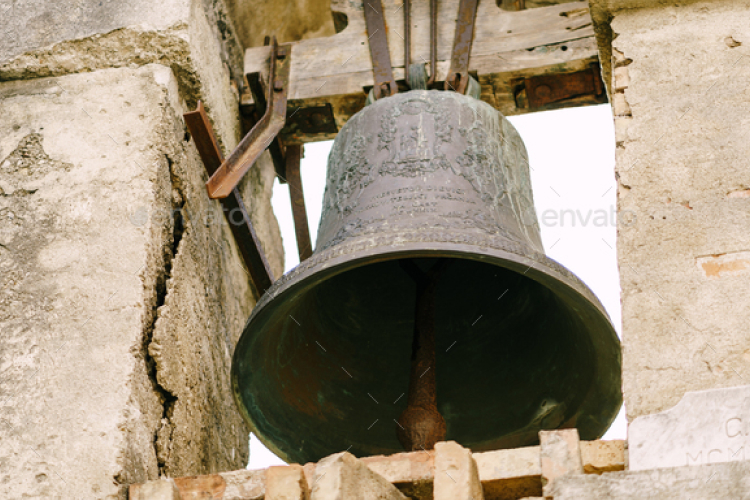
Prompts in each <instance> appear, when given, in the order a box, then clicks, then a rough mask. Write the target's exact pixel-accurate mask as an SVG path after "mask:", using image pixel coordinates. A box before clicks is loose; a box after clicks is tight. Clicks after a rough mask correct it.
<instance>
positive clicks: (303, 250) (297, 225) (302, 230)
mask: <svg viewBox="0 0 750 500" xmlns="http://www.w3.org/2000/svg"><path fill="white" fill-rule="evenodd" d="M303 152H304V149H303V146H302V144H290V145H289V146H287V148H286V180H287V182H288V183H289V199H290V200H291V202H292V217H293V218H294V232H295V233H296V235H297V251H298V252H299V261H300V262H302V261H303V260H305V259H307V258H309V257H310V256H311V255H312V244H311V243H310V228H309V226H308V224H307V210H306V209H305V196H304V194H303V192H302V176H301V174H300V168H299V167H300V160H301V159H302V156H303Z"/></svg>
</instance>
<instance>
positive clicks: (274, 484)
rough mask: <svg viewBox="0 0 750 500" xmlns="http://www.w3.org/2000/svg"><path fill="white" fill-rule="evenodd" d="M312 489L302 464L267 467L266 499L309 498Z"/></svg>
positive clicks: (298, 499) (300, 499)
mask: <svg viewBox="0 0 750 500" xmlns="http://www.w3.org/2000/svg"><path fill="white" fill-rule="evenodd" d="M309 498H310V491H309V489H308V487H307V481H306V480H305V473H304V470H303V469H302V466H301V465H297V464H293V465H287V466H278V467H269V468H268V469H266V496H265V500H308V499H309Z"/></svg>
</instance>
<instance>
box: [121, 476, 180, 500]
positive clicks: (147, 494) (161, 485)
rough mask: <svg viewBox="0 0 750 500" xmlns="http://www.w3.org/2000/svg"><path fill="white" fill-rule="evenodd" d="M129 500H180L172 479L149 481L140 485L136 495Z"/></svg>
mask: <svg viewBox="0 0 750 500" xmlns="http://www.w3.org/2000/svg"><path fill="white" fill-rule="evenodd" d="M130 500H182V497H181V496H180V492H179V490H178V489H177V486H176V485H175V483H174V480H172V479H160V480H156V481H149V482H147V483H145V484H142V485H140V488H139V489H138V493H137V496H133V495H131V497H130Z"/></svg>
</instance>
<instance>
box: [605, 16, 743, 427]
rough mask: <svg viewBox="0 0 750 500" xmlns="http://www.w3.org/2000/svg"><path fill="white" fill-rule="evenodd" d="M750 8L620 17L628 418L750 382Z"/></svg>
mask: <svg viewBox="0 0 750 500" xmlns="http://www.w3.org/2000/svg"><path fill="white" fill-rule="evenodd" d="M748 23H750V2H746V1H713V2H690V3H688V4H686V5H673V4H670V5H669V6H663V7H660V8H644V9H631V10H621V11H619V12H616V13H615V14H614V19H613V21H612V30H613V32H614V35H615V36H614V41H613V42H612V49H613V54H614V58H613V59H614V61H615V66H616V68H615V70H616V71H615V72H614V76H615V84H614V85H613V86H612V88H614V89H615V92H616V94H615V96H614V97H615V98H614V99H613V100H612V102H613V108H614V114H615V124H616V135H617V151H616V158H617V161H616V165H617V167H616V169H617V172H616V176H617V178H618V186H619V189H618V209H619V210H620V212H621V213H625V214H629V215H628V217H627V220H625V221H624V222H623V223H621V224H620V227H619V229H618V253H619V266H620V278H621V286H622V307H623V339H622V340H623V363H624V366H623V383H624V396H625V407H626V408H627V413H628V418H629V419H630V420H632V419H633V418H635V417H638V416H641V415H646V414H651V413H655V412H659V411H662V410H664V409H667V408H670V407H672V406H674V405H675V404H676V403H677V402H678V401H679V400H680V399H681V397H682V395H683V394H684V393H685V392H686V391H692V390H701V389H708V388H717V387H731V386H736V385H743V384H746V383H747V381H748V380H750V337H748V336H747V324H748V321H749V320H750V316H749V315H750V312H749V311H750V309H748V307H747V297H748V292H750V285H748V283H749V282H748V270H750V265H749V264H750V260H748V257H747V255H748V253H747V251H748V250H749V249H750V231H748V228H750V196H749V195H750V181H748V176H747V158H748V156H749V155H750V142H749V141H748V134H749V133H750V132H748V131H749V130H750V129H749V128H748V125H750V99H748V97H749V96H750V90H748V85H747V81H748V77H750V57H748V55H750V53H749V52H748V50H749V49H750V38H749V37H748V32H747V29H746V27H747V26H748Z"/></svg>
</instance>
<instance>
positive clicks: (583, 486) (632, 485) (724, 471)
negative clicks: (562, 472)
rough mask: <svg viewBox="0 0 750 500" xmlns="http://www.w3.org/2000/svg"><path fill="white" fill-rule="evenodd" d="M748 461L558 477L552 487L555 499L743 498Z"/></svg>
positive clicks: (749, 481) (748, 484) (749, 475)
mask: <svg viewBox="0 0 750 500" xmlns="http://www.w3.org/2000/svg"><path fill="white" fill-rule="evenodd" d="M748 491H750V462H749V461H745V462H731V463H723V464H711V465H701V466H694V467H675V468H670V469H652V470H645V471H626V472H612V473H609V474H602V475H600V476H597V475H586V474H583V475H578V476H567V477H562V478H559V479H558V480H556V481H555V484H554V485H553V486H552V488H551V492H550V493H551V495H552V498H554V499H555V500H574V499H575V500H600V499H602V498H607V499H612V500H643V499H644V498H690V499H691V500H716V499H717V498H746V497H747V492H748Z"/></svg>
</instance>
